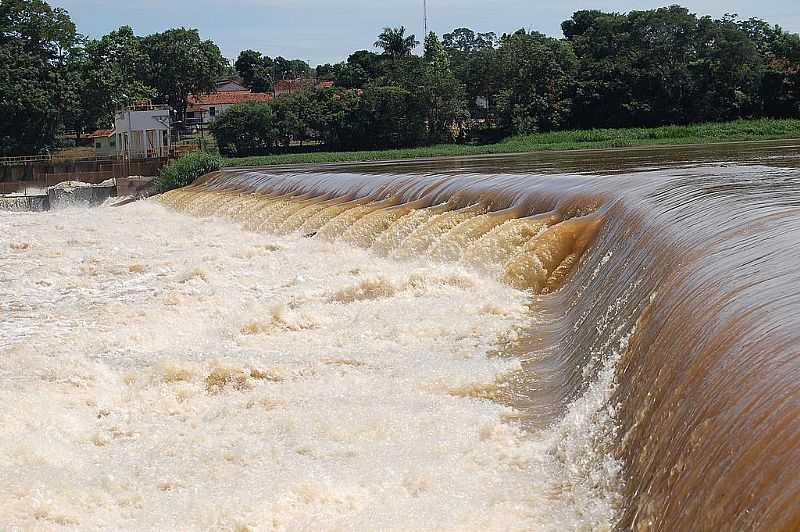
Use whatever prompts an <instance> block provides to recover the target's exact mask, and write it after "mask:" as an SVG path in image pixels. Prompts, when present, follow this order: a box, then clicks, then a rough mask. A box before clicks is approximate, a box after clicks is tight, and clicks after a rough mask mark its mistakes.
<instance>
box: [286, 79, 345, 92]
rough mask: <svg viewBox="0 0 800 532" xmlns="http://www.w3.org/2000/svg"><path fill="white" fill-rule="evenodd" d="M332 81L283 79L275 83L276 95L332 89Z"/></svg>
mask: <svg viewBox="0 0 800 532" xmlns="http://www.w3.org/2000/svg"><path fill="white" fill-rule="evenodd" d="M331 87H333V82H332V81H320V80H318V79H314V78H298V79H281V80H278V81H276V82H275V93H276V94H284V93H287V92H295V91H301V90H309V89H330V88H331Z"/></svg>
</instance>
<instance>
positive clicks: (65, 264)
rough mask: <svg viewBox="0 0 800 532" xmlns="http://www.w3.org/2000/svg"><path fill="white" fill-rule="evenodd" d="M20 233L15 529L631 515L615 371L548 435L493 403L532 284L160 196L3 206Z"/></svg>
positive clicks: (553, 525)
mask: <svg viewBox="0 0 800 532" xmlns="http://www.w3.org/2000/svg"><path fill="white" fill-rule="evenodd" d="M172 199H175V198H172ZM237 201H238V200H237ZM242 201H250V202H251V203H252V201H253V200H252V198H247V197H244V198H243V199H242ZM210 206H211V204H210V203H208V204H205V203H204V204H201V205H196V206H195V210H196V211H197V212H198V213H200V214H203V213H205V212H207V210H208V208H209V207H210ZM226 208H228V209H236V205H235V201H234V199H231V202H230V204H229V205H227V206H226ZM329 209H330V207H329ZM336 210H337V209H333V210H331V211H328V212H324V214H323V211H319V212H317V213H316V214H313V213H311V212H309V213H307V214H309V215H310V217H309V218H305V220H306V222H305V223H307V222H311V221H313V223H312V225H313V226H314V227H316V226H317V225H318V224H320V223H322V222H323V221H324V220H326V219H331V217H332V215H333V214H334V213H335V212H334V211H336ZM418 212H422V213H423V215H421V216H420V215H413V216H409V219H408V220H406V221H405V222H403V223H399V224H398V225H397V228H396V230H395V232H394V233H393V234H394V235H395V236H394V237H393V239H391V240H392V242H397V241H399V240H400V239H401V237H404V235H405V236H407V235H409V234H411V232H412V231H413V229H414V227H419V226H420V223H423V222H424V219H430V217H431V216H433V213H430V212H429V211H418ZM296 214H297V213H296ZM427 214H431V216H427ZM319 215H322V216H319ZM412 219H413V222H414V223H411V222H412ZM298 220H299V218H298ZM400 221H402V218H401V219H400ZM261 222H263V219H262V220H261ZM445 225H446V224H445ZM401 226H402V227H401ZM309 227H311V226H309ZM142 228H146V230H142ZM0 234H4V235H12V234H13V235H14V240H13V242H15V243H17V242H25V243H30V245H29V246H27V247H25V248H24V249H14V248H12V247H11V245H10V242H0V249H6V250H8V251H9V252H8V253H6V254H3V255H0V275H1V276H2V279H1V280H2V281H3V282H0V313H2V314H1V316H2V320H0V382H2V386H0V404H3V407H2V408H1V409H0V426H2V427H3V431H2V432H0V487H2V490H0V491H2V492H3V494H4V496H3V497H2V498H0V528H2V529H6V528H12V527H20V528H36V529H58V528H61V527H74V528H80V529H180V530H207V529H219V530H230V529H236V530H298V529H301V530H302V529H313V530H339V529H350V530H377V529H393V530H398V529H403V530H420V529H437V530H459V531H462V530H482V531H486V530H533V529H545V530H563V529H577V528H585V529H592V528H602V527H608V526H610V525H611V523H612V520H613V515H614V506H615V504H616V503H615V499H614V498H613V497H612V496H611V495H608V494H609V493H612V492H613V484H614V479H615V478H616V476H615V475H616V474H617V473H616V471H615V470H614V466H615V462H614V461H613V460H610V459H608V458H607V457H606V456H605V455H604V454H602V453H600V454H592V453H595V449H596V448H597V446H596V445H594V443H593V442H594V441H595V439H596V438H595V436H592V435H593V434H597V433H598V430H599V429H598V428H597V426H601V428H602V427H606V426H609V425H610V424H611V423H610V421H609V419H608V412H607V411H605V410H603V408H604V407H603V405H604V404H605V398H606V397H607V391H608V389H609V388H610V383H609V381H608V379H610V377H609V376H608V375H611V374H610V373H608V374H606V373H604V374H603V375H606V377H604V378H606V380H603V381H602V382H600V383H598V385H597V386H595V387H593V388H591V389H590V393H591V394H592V395H591V396H589V397H590V398H591V399H592V400H589V399H587V400H586V401H584V402H583V403H577V406H576V410H574V412H573V411H571V412H573V413H571V414H569V415H568V416H567V417H565V418H564V419H563V420H562V421H561V422H559V424H558V425H557V426H555V427H551V428H550V429H547V430H544V431H541V432H526V431H524V430H522V429H521V428H519V427H518V426H516V425H514V424H513V422H511V421H510V420H513V419H514V412H513V411H512V410H511V409H510V408H509V407H507V406H504V405H502V404H500V403H498V402H496V401H495V399H496V398H497V397H499V396H502V395H503V388H504V386H505V382H506V376H508V375H510V374H511V373H513V372H515V371H518V370H519V369H520V365H519V361H518V360H516V359H514V358H512V357H502V358H501V357H488V356H487V353H488V352H490V351H492V350H494V349H497V347H498V345H497V341H498V340H497V339H498V338H510V337H513V336H514V335H515V331H516V330H518V329H519V328H520V327H521V326H525V325H526V324H528V323H529V320H530V316H528V315H527V314H526V312H527V311H526V306H525V304H526V300H527V295H526V294H525V293H524V292H521V291H518V290H515V289H513V288H511V287H508V286H504V285H501V284H500V283H499V282H497V281H495V280H492V279H491V278H490V277H489V276H485V277H484V276H481V275H479V274H477V273H475V272H473V271H469V270H465V269H464V268H463V267H462V266H457V265H447V264H433V263H430V262H427V261H421V260H407V261H402V262H398V261H393V260H390V259H384V258H380V257H376V256H375V255H374V254H372V253H370V252H368V251H365V250H361V249H356V248H352V247H349V246H348V245H344V244H341V243H330V242H326V241H323V240H319V239H307V238H302V237H301V236H285V237H284V236H275V235H269V234H255V233H250V232H246V231H243V230H242V229H241V228H240V227H238V226H236V225H234V224H231V223H228V222H224V221H221V220H218V219H213V218H203V219H194V218H190V217H187V216H184V215H181V214H177V213H175V212H172V211H169V210H167V209H165V208H164V207H162V206H160V205H157V204H155V203H151V202H138V203H134V204H131V205H128V206H126V207H122V208H99V209H95V210H92V211H88V210H79V209H67V210H64V211H58V212H52V213H47V214H35V215H34V214H14V215H6V214H3V213H0ZM0 238H2V237H0ZM67 241H74V242H76V243H80V244H76V245H67V246H65V245H64V242H67ZM392 242H389V240H387V243H390V244H391V243H392ZM391 247H392V246H391V245H389V246H387V248H391ZM54 250H58V251H59V253H54V252H53V251H54ZM592 412H601V414H592ZM603 412H605V413H603ZM598 424H599V425H598ZM599 433H602V431H600V432H599ZM593 438H595V439H593ZM576 464H578V465H580V467H578V466H577V465H576ZM576 472H577V473H576ZM598 479H599V480H598Z"/></svg>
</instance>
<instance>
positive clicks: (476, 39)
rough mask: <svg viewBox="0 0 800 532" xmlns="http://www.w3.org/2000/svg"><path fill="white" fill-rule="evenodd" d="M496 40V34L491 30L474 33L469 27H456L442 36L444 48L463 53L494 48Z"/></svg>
mask: <svg viewBox="0 0 800 532" xmlns="http://www.w3.org/2000/svg"><path fill="white" fill-rule="evenodd" d="M496 42H497V34H495V33H493V32H488V33H475V32H474V31H472V30H471V29H469V28H456V29H454V30H453V31H451V32H450V33H445V34H444V36H443V44H444V47H445V48H447V49H449V50H456V51H459V52H462V53H465V54H471V53H473V52H478V51H480V50H486V49H488V48H494V45H495V43H496Z"/></svg>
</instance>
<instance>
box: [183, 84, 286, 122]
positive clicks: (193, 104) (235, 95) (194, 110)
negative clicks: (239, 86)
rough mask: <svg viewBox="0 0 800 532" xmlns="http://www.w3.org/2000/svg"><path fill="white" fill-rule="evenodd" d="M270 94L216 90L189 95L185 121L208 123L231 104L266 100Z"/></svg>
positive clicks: (269, 98)
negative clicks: (209, 92)
mask: <svg viewBox="0 0 800 532" xmlns="http://www.w3.org/2000/svg"><path fill="white" fill-rule="evenodd" d="M270 100H272V94H269V93H266V92H250V91H248V90H232V91H218V92H212V93H211V94H198V95H192V96H189V99H188V101H187V104H188V105H187V107H186V118H187V122H189V121H191V122H193V123H196V124H210V123H212V122H213V121H214V120H216V119H217V118H218V117H219V116H220V115H222V114H224V113H225V111H227V110H228V109H230V107H231V106H233V105H236V104H239V103H249V102H268V101H270Z"/></svg>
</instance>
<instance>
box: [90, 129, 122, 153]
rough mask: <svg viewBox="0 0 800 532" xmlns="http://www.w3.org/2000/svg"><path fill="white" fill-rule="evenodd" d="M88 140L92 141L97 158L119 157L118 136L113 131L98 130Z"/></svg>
mask: <svg viewBox="0 0 800 532" xmlns="http://www.w3.org/2000/svg"><path fill="white" fill-rule="evenodd" d="M87 138H90V139H92V143H93V144H94V153H95V155H96V156H97V157H114V156H116V155H117V135H116V132H115V131H114V130H113V129H98V130H97V131H95V132H94V133H91V134H89V135H88V136H87Z"/></svg>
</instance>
